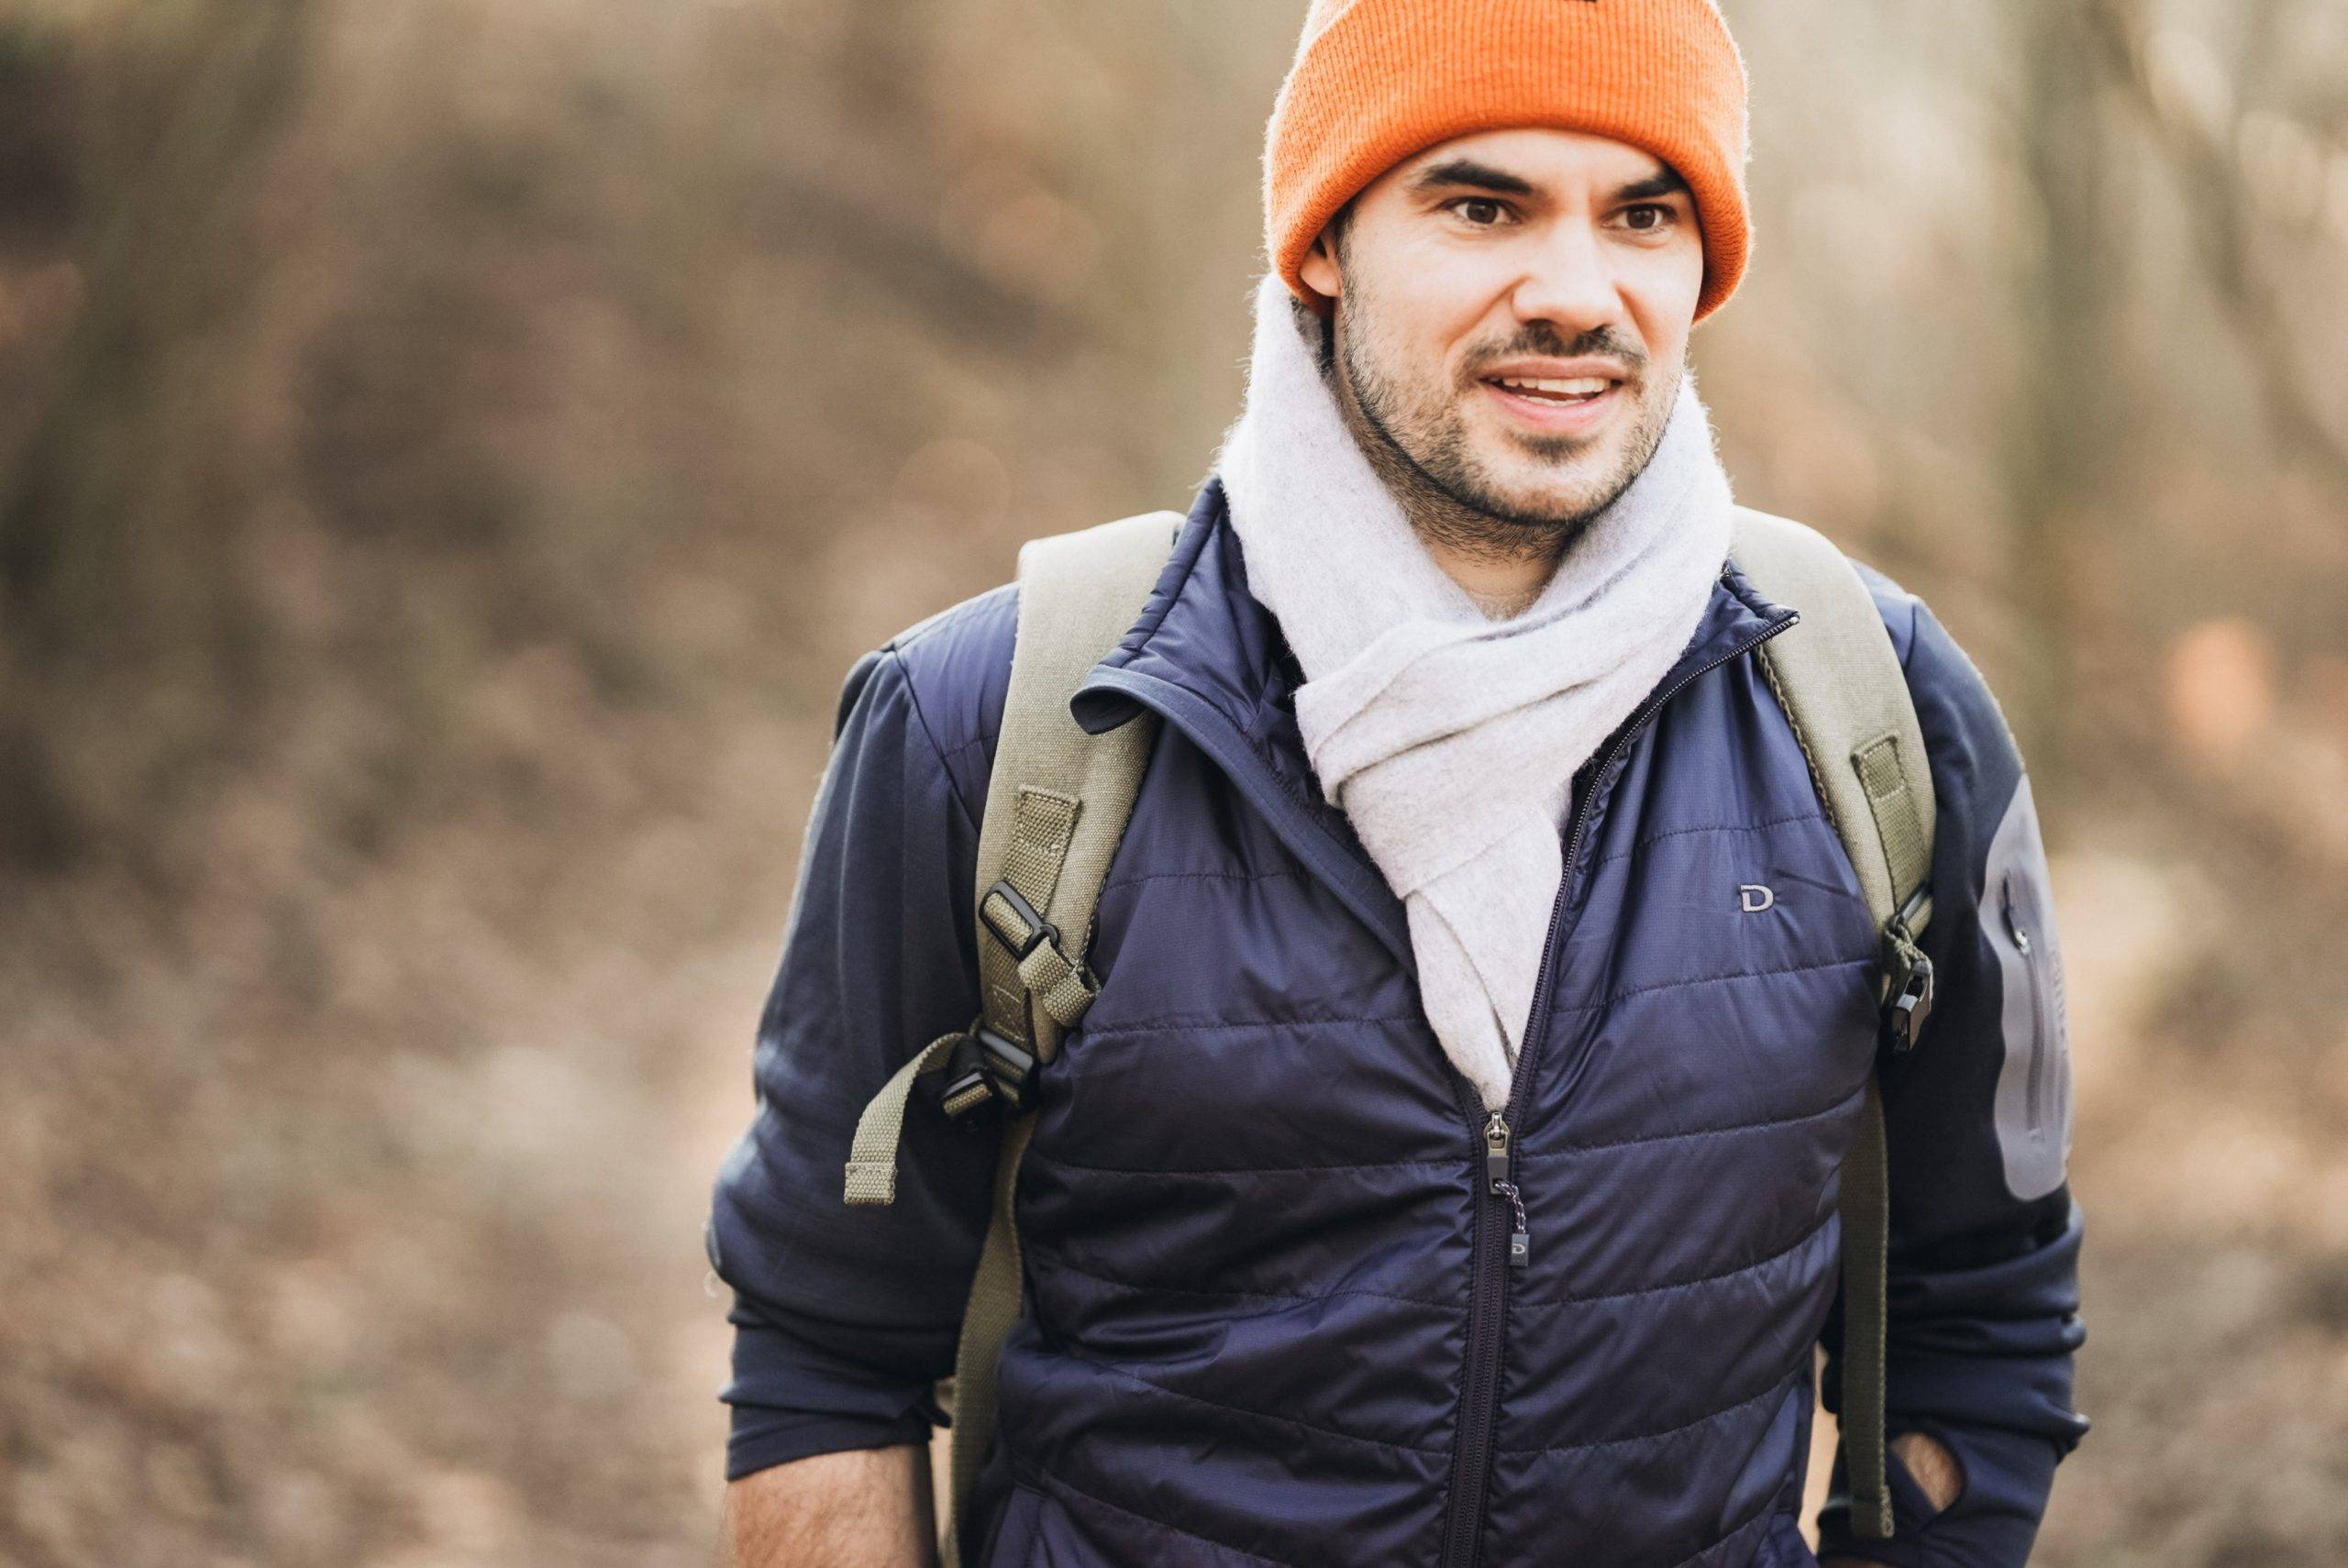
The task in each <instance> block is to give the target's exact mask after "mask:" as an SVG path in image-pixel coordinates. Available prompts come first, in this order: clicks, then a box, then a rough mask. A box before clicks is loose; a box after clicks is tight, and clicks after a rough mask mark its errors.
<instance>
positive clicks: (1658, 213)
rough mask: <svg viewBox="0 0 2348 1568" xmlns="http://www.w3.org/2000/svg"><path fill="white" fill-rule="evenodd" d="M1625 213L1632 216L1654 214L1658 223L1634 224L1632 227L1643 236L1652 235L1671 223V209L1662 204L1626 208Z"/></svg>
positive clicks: (1646, 203) (1654, 203)
mask: <svg viewBox="0 0 2348 1568" xmlns="http://www.w3.org/2000/svg"><path fill="white" fill-rule="evenodd" d="M1624 211H1626V212H1628V213H1630V214H1632V215H1637V214H1640V213H1652V214H1654V215H1655V220H1656V221H1655V222H1653V223H1634V224H1633V225H1632V227H1633V228H1634V229H1635V230H1637V231H1638V232H1640V233H1642V234H1652V233H1654V232H1655V231H1656V229H1658V228H1661V227H1662V226H1664V225H1665V224H1667V223H1668V222H1670V221H1671V209H1670V208H1669V207H1667V206H1665V205H1664V204H1662V203H1660V202H1641V203H1640V204H1638V205H1636V206H1634V207H1628V208H1625V209H1624Z"/></svg>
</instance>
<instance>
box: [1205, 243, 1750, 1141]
mask: <svg viewBox="0 0 2348 1568" xmlns="http://www.w3.org/2000/svg"><path fill="white" fill-rule="evenodd" d="M1302 316H1303V311H1302V307H1301V306H1295V305H1294V304H1293V302H1292V298H1291V296H1290V293H1289V292H1288V289H1287V286H1286V285H1285V284H1284V283H1282V282H1280V280H1279V277H1278V276H1276V275H1268V276H1267V277H1266V278H1265V279H1264V281H1263V282H1262V283H1261V284H1260V285H1259V286H1258V288H1257V295H1256V339H1255V349H1254V354H1253V358H1252V360H1251V364H1250V368H1249V373H1248V383H1247V399H1246V407H1245V410H1244V412H1243V413H1242V414H1240V416H1239V419H1238V421H1237V422H1236V423H1235V424H1234V425H1232V427H1231V429H1230V431H1229V433H1228V434H1227V435H1226V436H1224V445H1223V449H1222V453H1221V455H1220V457H1219V458H1218V459H1217V462H1216V469H1217V471H1218V472H1219V473H1220V475H1221V476H1222V480H1223V485H1224V496H1225V498H1226V500H1227V501H1228V502H1229V505H1230V514H1231V525H1232V527H1233V528H1234V529H1235V531H1236V533H1237V535H1238V536H1239V541H1240V547H1241V553H1242V555H1243V556H1244V557H1245V558H1246V570H1247V583H1248V588H1249V591H1250V592H1251V593H1252V594H1253V595H1254V596H1255V598H1256V599H1257V601H1258V602H1261V603H1262V604H1263V605H1264V606H1265V608H1266V609H1268V610H1269V611H1270V612H1271V613H1272V615H1273V617H1274V618H1275V619H1276V620H1277V621H1278V622H1279V626H1280V630H1281V632H1282V633H1283V635H1286V637H1287V638H1288V641H1289V646H1290V647H1292V648H1293V649H1294V650H1295V652H1296V657H1297V662H1298V663H1299V664H1300V665H1301V666H1302V668H1303V670H1304V675H1305V681H1304V684H1303V685H1302V686H1301V687H1299V688H1298V689H1297V693H1296V719H1297V726H1298V729H1299V730H1300V731H1301V734H1302V736H1303V741H1304V747H1305V752H1306V755H1307V756H1308V757H1309V758H1310V760H1311V762H1312V767H1313V771H1314V772H1315V773H1316V774H1317V775H1318V776H1319V778H1320V779H1321V787H1322V790H1323V791H1324V795H1325V796H1326V798H1327V799H1328V801H1330V803H1331V804H1333V805H1335V806H1336V807H1337V808H1339V809H1340V810H1342V811H1343V812H1345V813H1346V818H1347V820H1348V821H1349V822H1350V823H1352V824H1353V827H1354V830H1355V833H1356V834H1357V836H1359V838H1360V839H1361V841H1362V844H1363V846H1364V847H1365V848H1367V849H1368V851H1369V854H1370V857H1371V858H1372V859H1373V860H1375V861H1376V862H1377V864H1378V867H1379V870H1380V871H1382V872H1383V873H1384V874H1385V877H1386V879H1387V882H1388V884H1389V885H1390V887H1391V888H1392V889H1394V891H1395V894H1396V895H1397V896H1398V897H1399V898H1401V900H1403V908H1404V911H1405V912H1406V914H1407V915H1408V917H1409V922H1410V935H1411V947H1412V954H1413V955H1414V956H1415V957H1416V959H1417V961H1418V970H1419V991H1420V999H1421V1003H1422V1005H1423V1008H1424V1009H1425V1011H1426V1015H1427V1019H1428V1021H1429V1022H1430V1023H1431V1024H1432V1025H1433V1027H1434V1032H1435V1034H1436V1036H1437V1037H1438V1038H1439V1039H1440V1040H1441V1041H1442V1043H1443V1047H1444V1050H1445V1052H1446V1053H1447V1054H1448V1055H1450V1057H1451V1059H1452V1061H1453V1062H1454V1063H1455V1064H1456V1065H1457V1066H1458V1068H1459V1070H1460V1072H1461V1073H1463V1074H1464V1075H1466V1077H1467V1078H1468V1080H1469V1081H1470V1082H1472V1083H1474V1084H1475V1085H1476V1087H1477V1088H1478V1089H1479V1091H1481V1093H1482V1095H1483V1097H1484V1103H1485V1105H1486V1106H1487V1108H1490V1109H1494V1110H1497V1109H1498V1108H1499V1107H1501V1105H1502V1104H1504V1103H1505V1102H1506V1100H1507V1099H1508V1090H1509V1084H1510V1081H1511V1079H1512V1077H1513V1075H1514V1072H1515V1067H1516V1057H1517V1052H1518V1050H1519V1048H1520V1047H1521V1046H1522V1045H1523V1040H1524V1031H1525V1028H1526V1025H1527V1023H1528V1021H1529V1019H1530V1016H1531V1013H1532V1010H1533V990H1534V982H1535V979H1536V978H1537V975H1538V971H1539V968H1540V965H1541V954H1542V950H1543V948H1544V947H1545V944H1546V938H1547V934H1548V923H1549V914H1550V911H1551V907H1552V905H1553V904H1554V903H1555V901H1556V895H1557V888H1558V882H1559V879H1560V878H1561V875H1562V872H1563V845H1562V843H1561V840H1562V837H1563V834H1562V832H1561V828H1562V825H1563V818H1564V816H1565V813H1566V810H1567V805H1568V803H1569V801H1570V798H1571V792H1572V788H1573V777H1574V773H1575V771H1576V770H1577V769H1578V767H1580V766H1581V765H1582V763H1583V762H1584V761H1585V760H1586V759H1587V758H1588V757H1589V756H1590V754H1591V753H1592V752H1593V751H1594V750H1596V748H1597V747H1598V745H1600V742H1602V741H1603V740H1604V739H1605V738H1606V736H1607V735H1608V734H1611V732H1612V731H1613V729H1614V727H1615V726H1616V725H1617V724H1619V723H1622V722H1623V720H1624V719H1625V718H1627V717H1629V715H1630V713H1631V712H1632V711H1633V710H1634V708H1636V707H1637V706H1638V704H1639V703H1640V702H1641V701H1644V700H1645V698H1646V696H1647V695H1648V694H1649V693H1650V692H1651V691H1653V690H1654V689H1655V687H1656V684H1657V683H1658V682H1659V681H1660V680H1661V679H1663V677H1664V675H1665V674H1666V672H1667V671H1668V670H1669V668H1670V667H1671V666H1672V664H1673V663H1674V662H1675V661H1676V660H1677V659H1678V656H1679V654H1680V653H1681V652H1682V651H1683V650H1684V649H1685V648H1686V646H1687V645H1688V641H1689V637H1690V636H1692V635H1694V633H1695V629H1696V624H1697V621H1698V620H1699V619H1700V617H1701V615H1702V613H1703V611H1704V607H1705V605H1706V603H1707V602H1709V600H1710V598H1711V589H1712V583H1713V580H1715V579H1716V578H1718V577H1719V575H1720V572H1721V567H1722V561H1723V559H1724V558H1726V556H1727V554H1728V542H1729V519H1730V510H1731V506H1732V501H1731V497H1730V494H1729V485H1728V477H1727V475H1726V474H1725V473H1724V472H1723V471H1722V469H1721V465H1720V460H1719V458H1718V457H1717V456H1716V455H1715V453H1714V452H1713V449H1712V434H1711V424H1710V422H1709V420H1708V419H1707V418H1706V416H1705V412H1704V406H1703V404H1702V403H1700V402H1699V401H1698V400H1697V397H1696V389H1695V382H1694V377H1693V375H1692V374H1686V375H1683V377H1682V380H1681V382H1680V389H1679V395H1678V402H1677V403H1675V404H1674V406H1673V408H1672V413H1671V417H1670V419H1669V421H1668V422H1667V425H1665V428H1664V433H1663V438H1662V441H1661V442H1660V443H1659V444H1658V445H1657V447H1656V451H1655V455H1654V457H1653V458H1651V459H1650V460H1649V461H1648V463H1647V466H1646V467H1645V469H1642V470H1641V471H1640V473H1639V474H1638V476H1637V478H1635V479H1634V480H1632V482H1631V483H1630V485H1629V486H1628V487H1627V488H1625V489H1624V491H1623V493H1622V494H1621V495H1620V496H1618V497H1616V498H1615V500H1614V502H1612V504H1611V505H1610V506H1609V507H1608V508H1607V509H1606V510H1605V511H1604V512H1603V513H1600V514H1599V515H1598V516H1597V517H1596V518H1595V519H1593V520H1592V521H1591V523H1590V524H1589V527H1588V529H1587V530H1586V531H1585V532H1584V533H1583V534H1582V535H1581V536H1579V537H1578V539H1577V540H1576V541H1575V543H1574V545H1573V547H1572V548H1571V549H1569V550H1568V551H1567V554H1566V556H1565V558H1564V560H1563V562H1562V563H1561V564H1560V566H1559V567H1558V569H1557V570H1556V573H1555V575H1553V576H1552V578H1551V579H1550V580H1549V582H1548V584H1547V585H1546V587H1545V588H1544V589H1543V590H1542V592H1541V595H1540V597H1539V598H1538V599H1537V600H1535V601H1534V603H1533V604H1532V605H1531V607H1530V608H1528V609H1526V610H1525V611H1524V612H1523V613H1522V614H1519V615H1516V616H1514V617H1512V618H1511V619H1508V620H1503V621H1495V620H1491V619H1489V618H1488V617H1487V616H1486V615H1485V613H1484V612H1483V611H1482V610H1481V608H1479V606H1478V604H1477V603H1476V602H1475V600H1473V599H1472V598H1470V597H1469V596H1468V594H1467V591H1465V590H1464V589H1462V588H1460V587H1459V585H1458V584H1457V583H1456V582H1455V581H1453V580H1452V579H1451V577H1450V576H1449V575H1448V574H1447V573H1445V571H1444V569H1443V568H1442V566H1441V565H1440V564H1439V563H1438V562H1437V561H1436V560H1435V558H1434V557H1433V556H1432V555H1430V554H1429V553H1428V551H1427V549H1426V547H1424V546H1423V544H1422V543H1421V542H1420V540H1419V537H1418V536H1417V534H1416V533H1414V532H1413V531H1412V527H1411V525H1410V523H1409V520H1408V519H1407V518H1406V517H1405V515H1404V513H1403V512H1402V509H1401V504H1400V503H1399V502H1397V501H1396V500H1395V498H1394V496H1393V494H1392V493H1391V492H1390V491H1388V490H1387V489H1386V487H1385V486H1384V484H1383V483H1382V482H1381V481H1380V480H1379V478H1378V477H1377V474H1376V473H1375V472H1374V471H1373V470H1372V469H1371V468H1370V466H1369V460H1368V458H1367V457H1366V456H1365V455H1364V454H1363V452H1362V450H1361V448H1360V447H1359V446H1358V445H1357V444H1356V442H1355V440H1354V437H1353V435H1352V432H1351V430H1350V429H1349V428H1348V426H1347V425H1346V423H1345V416H1344V414H1342V413H1341V412H1340V410H1339V408H1338V405H1337V402H1336V394H1335V390H1334V389H1333V388H1332V386H1331V385H1330V383H1329V381H1328V380H1327V379H1326V378H1325V377H1324V375H1323V373H1322V371H1321V369H1320V361H1319V357H1318V355H1317V353H1316V352H1315V348H1314V342H1313V339H1312V338H1311V337H1308V336H1307V332H1308V326H1307V323H1306V320H1305V319H1301V318H1302ZM1312 330H1315V331H1317V323H1316V324H1313V327H1312Z"/></svg>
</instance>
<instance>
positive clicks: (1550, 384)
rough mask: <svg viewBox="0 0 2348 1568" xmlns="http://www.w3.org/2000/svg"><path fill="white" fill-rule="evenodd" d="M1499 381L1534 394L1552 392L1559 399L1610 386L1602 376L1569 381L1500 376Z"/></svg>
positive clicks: (1600, 390) (1588, 393)
mask: <svg viewBox="0 0 2348 1568" xmlns="http://www.w3.org/2000/svg"><path fill="white" fill-rule="evenodd" d="M1499 379H1500V383H1501V385H1502V386H1504V387H1525V388H1528V389H1530V390H1532V391H1534V392H1553V393H1555V394H1556V395H1558V396H1560V397H1585V396H1589V395H1591V394H1593V393H1597V392H1604V391H1605V390H1606V389H1607V387H1608V386H1609V385H1611V382H1609V381H1607V379H1606V378H1605V377H1603V376H1575V377H1573V378H1571V379H1570V380H1556V379H1542V378H1537V377H1533V376H1502V377H1501V378H1499Z"/></svg>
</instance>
